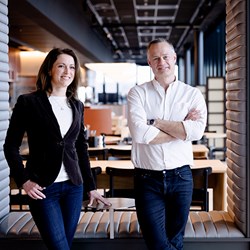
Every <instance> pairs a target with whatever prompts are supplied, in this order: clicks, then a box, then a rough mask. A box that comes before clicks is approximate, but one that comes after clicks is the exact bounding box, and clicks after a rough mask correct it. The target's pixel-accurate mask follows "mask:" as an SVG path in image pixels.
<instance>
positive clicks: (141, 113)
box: [128, 86, 159, 144]
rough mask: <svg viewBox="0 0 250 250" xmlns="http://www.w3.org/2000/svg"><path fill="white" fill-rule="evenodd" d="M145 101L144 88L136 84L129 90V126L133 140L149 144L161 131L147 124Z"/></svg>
mask: <svg viewBox="0 0 250 250" xmlns="http://www.w3.org/2000/svg"><path fill="white" fill-rule="evenodd" d="M145 101H146V97H145V93H144V90H143V89H142V88H140V87H139V86H135V87H134V88H132V89H131V90H130V91H129V93H128V126H129V130H130V133H131V135H132V138H133V141H134V142H136V143H142V144H148V143H149V142H150V141H152V140H153V139H154V138H155V137H156V136H157V134H158V133H159V129H158V128H156V127H154V126H152V125H147V114H146V112H145V109H144V102H145Z"/></svg>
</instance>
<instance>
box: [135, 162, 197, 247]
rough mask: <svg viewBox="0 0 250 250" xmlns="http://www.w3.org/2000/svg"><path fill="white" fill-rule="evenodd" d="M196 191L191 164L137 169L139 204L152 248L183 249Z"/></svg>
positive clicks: (136, 191)
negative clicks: (171, 167)
mask: <svg viewBox="0 0 250 250" xmlns="http://www.w3.org/2000/svg"><path fill="white" fill-rule="evenodd" d="M192 190H193V178H192V172H191V169H190V166H188V165H186V166H183V167H180V168H176V169H173V170H164V171H151V170H145V171H144V170H140V169H136V175H135V204H136V210H137V215H138V220H139V224H140V227H141V230H142V234H143V237H144V239H145V242H146V244H147V247H148V249H150V250H176V249H177V250H182V249H183V236H184V232H185V226H186V223H187V219H188V215H189V209H190V204H191V201H192Z"/></svg>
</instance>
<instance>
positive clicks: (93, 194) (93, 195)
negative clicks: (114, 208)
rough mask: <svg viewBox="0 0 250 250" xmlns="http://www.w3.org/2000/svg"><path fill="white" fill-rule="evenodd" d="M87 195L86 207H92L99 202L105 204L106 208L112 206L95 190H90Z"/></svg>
mask: <svg viewBox="0 0 250 250" xmlns="http://www.w3.org/2000/svg"><path fill="white" fill-rule="evenodd" d="M88 194H89V204H88V206H92V205H93V203H95V202H96V203H99V201H101V202H102V203H103V204H105V205H107V206H111V205H112V204H111V203H110V202H109V201H108V200H107V199H106V198H104V197H103V196H102V195H101V194H100V193H98V192H97V191H96V190H92V191H90V192H89V193H88Z"/></svg>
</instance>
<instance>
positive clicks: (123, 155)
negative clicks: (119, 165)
mask: <svg viewBox="0 0 250 250" xmlns="http://www.w3.org/2000/svg"><path fill="white" fill-rule="evenodd" d="M108 160H131V149H116V148H110V149H109V150H108Z"/></svg>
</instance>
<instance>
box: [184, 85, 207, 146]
mask: <svg viewBox="0 0 250 250" xmlns="http://www.w3.org/2000/svg"><path fill="white" fill-rule="evenodd" d="M191 109H196V110H199V111H200V114H201V117H200V118H199V119H198V120H196V121H192V120H185V121H183V122H182V123H183V126H184V128H185V131H186V141H196V140H200V139H201V138H202V136H203V134H204V130H205V128H206V124H207V107H206V102H205V99H204V97H203V95H202V93H201V92H200V90H198V89H196V91H195V92H194V98H193V102H192V107H190V110H191Z"/></svg>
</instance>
